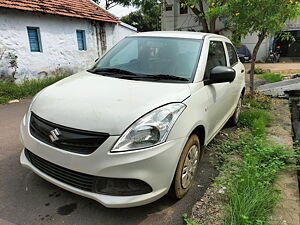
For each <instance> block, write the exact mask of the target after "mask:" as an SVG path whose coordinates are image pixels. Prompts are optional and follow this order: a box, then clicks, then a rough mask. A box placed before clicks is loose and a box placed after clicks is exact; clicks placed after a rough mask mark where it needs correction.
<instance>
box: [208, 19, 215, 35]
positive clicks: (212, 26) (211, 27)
mask: <svg viewBox="0 0 300 225" xmlns="http://www.w3.org/2000/svg"><path fill="white" fill-rule="evenodd" d="M216 20H217V18H211V19H210V21H209V31H210V33H216Z"/></svg>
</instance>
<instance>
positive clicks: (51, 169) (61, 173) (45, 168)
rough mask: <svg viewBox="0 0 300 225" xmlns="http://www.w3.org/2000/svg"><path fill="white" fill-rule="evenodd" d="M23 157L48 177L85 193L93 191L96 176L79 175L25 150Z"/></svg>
mask: <svg viewBox="0 0 300 225" xmlns="http://www.w3.org/2000/svg"><path fill="white" fill-rule="evenodd" d="M25 155H26V157H27V159H28V160H29V161H30V162H31V163H32V165H34V166H35V167H36V168H37V169H39V170H40V171H42V172H43V173H45V174H47V175H48V176H50V177H53V178H54V179H56V180H59V181H61V182H63V183H66V184H69V185H71V186H73V187H76V188H79V189H82V190H85V191H91V192H92V191H93V190H94V184H95V182H96V176H92V175H88V174H84V173H80V172H77V171H74V170H70V169H67V168H64V167H61V166H58V165H56V164H53V163H51V162H49V161H46V160H44V159H42V158H41V157H39V156H37V155H35V154H33V153H32V152H30V151H28V150H27V149H25Z"/></svg>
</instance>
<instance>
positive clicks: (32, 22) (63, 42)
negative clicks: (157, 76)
mask: <svg viewBox="0 0 300 225" xmlns="http://www.w3.org/2000/svg"><path fill="white" fill-rule="evenodd" d="M27 27H39V29H40V34H41V35H40V37H41V44H42V52H31V51H30V46H29V39H28V33H27ZM115 27H116V25H115V24H109V23H105V25H104V28H105V35H106V39H107V40H105V43H106V44H107V45H108V46H109V47H111V46H112V45H113V44H115V42H116V41H117V40H119V39H121V38H122V37H123V36H122V37H118V38H115V37H114V35H115V33H114V32H111V30H114V31H115V32H118V30H120V29H123V27H122V28H117V29H115ZM124 29H125V30H126V29H127V28H124ZM76 30H85V36H86V45H87V50H83V51H80V50H78V44H77V36H76ZM132 32H134V31H133V30H129V29H127V30H126V32H125V31H124V32H123V30H122V35H124V36H126V35H128V34H131V33H132ZM97 36H99V35H97V32H96V28H95V21H90V20H85V19H76V18H70V17H63V16H55V15H46V14H41V13H32V12H24V11H18V10H12V9H5V8H0V49H2V52H3V49H8V51H6V55H4V56H5V57H4V59H2V60H1V61H0V75H2V76H10V75H11V73H12V69H10V68H9V66H8V65H9V63H8V61H9V58H8V57H7V53H8V52H14V53H15V54H16V55H17V56H18V58H17V64H18V69H17V73H16V78H17V80H24V79H31V78H39V77H43V76H47V75H49V74H51V73H56V74H57V73H74V72H77V71H80V70H83V69H86V68H89V67H91V66H92V65H93V64H94V61H95V59H97V58H98V57H99V55H101V53H100V54H98V51H99V49H101V48H99V47H98V45H99V44H98V43H97ZM0 52H1V50H0ZM0 55H1V54H0Z"/></svg>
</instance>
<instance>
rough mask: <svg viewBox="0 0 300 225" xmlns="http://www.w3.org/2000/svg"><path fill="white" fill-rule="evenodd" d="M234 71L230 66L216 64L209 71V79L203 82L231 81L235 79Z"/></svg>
mask: <svg viewBox="0 0 300 225" xmlns="http://www.w3.org/2000/svg"><path fill="white" fill-rule="evenodd" d="M235 75H236V72H235V70H234V69H232V68H231V67H226V66H216V67H215V68H213V69H212V70H211V71H210V79H209V80H208V81H206V82H205V84H216V83H226V82H232V81H234V79H235Z"/></svg>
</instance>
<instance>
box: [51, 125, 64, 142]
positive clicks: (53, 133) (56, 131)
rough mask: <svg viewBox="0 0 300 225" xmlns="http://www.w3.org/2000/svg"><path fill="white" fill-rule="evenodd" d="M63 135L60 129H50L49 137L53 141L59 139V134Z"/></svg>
mask: <svg viewBox="0 0 300 225" xmlns="http://www.w3.org/2000/svg"><path fill="white" fill-rule="evenodd" d="M60 135H61V133H60V131H59V129H57V128H56V129H54V130H51V131H50V135H49V138H50V139H51V141H52V142H55V141H58V140H59V136H60Z"/></svg>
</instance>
